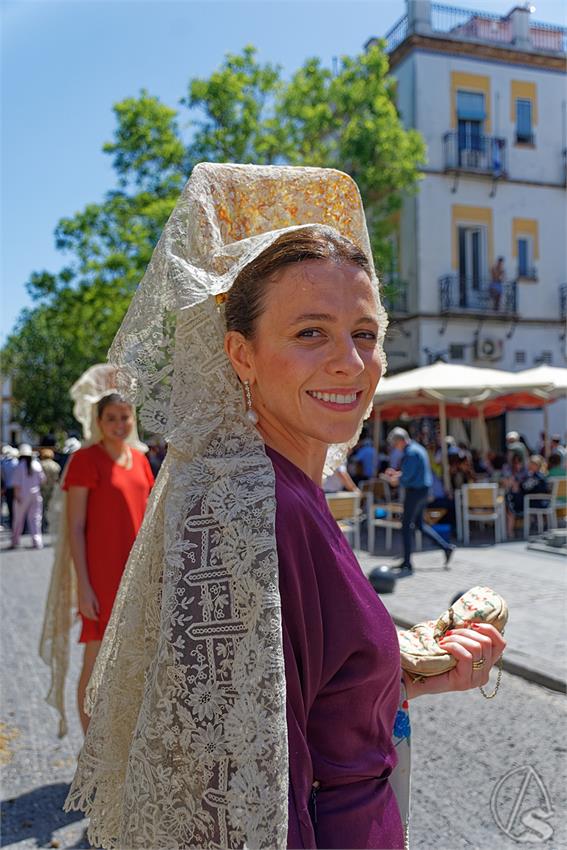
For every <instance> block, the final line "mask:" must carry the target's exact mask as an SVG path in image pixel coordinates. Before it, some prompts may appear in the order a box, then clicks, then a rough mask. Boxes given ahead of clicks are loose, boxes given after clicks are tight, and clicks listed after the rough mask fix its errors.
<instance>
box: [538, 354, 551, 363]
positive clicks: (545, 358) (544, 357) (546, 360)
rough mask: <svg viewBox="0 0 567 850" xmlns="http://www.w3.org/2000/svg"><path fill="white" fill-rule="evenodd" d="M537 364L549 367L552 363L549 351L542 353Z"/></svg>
mask: <svg viewBox="0 0 567 850" xmlns="http://www.w3.org/2000/svg"><path fill="white" fill-rule="evenodd" d="M538 362H539V363H546V364H547V365H548V366H551V364H552V362H553V352H551V351H542V352H541V356H540V357H539V358H538Z"/></svg>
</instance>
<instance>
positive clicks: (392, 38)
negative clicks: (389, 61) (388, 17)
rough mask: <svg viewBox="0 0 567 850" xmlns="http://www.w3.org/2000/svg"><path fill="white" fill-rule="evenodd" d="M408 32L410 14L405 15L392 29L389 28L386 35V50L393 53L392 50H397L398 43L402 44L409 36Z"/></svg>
mask: <svg viewBox="0 0 567 850" xmlns="http://www.w3.org/2000/svg"><path fill="white" fill-rule="evenodd" d="M407 34H408V16H407V15H403V16H402V17H401V18H400V19H399V21H396V23H395V24H394V26H393V27H392V29H391V30H388V32H387V33H386V35H385V36H384V38H385V40H386V50H387V52H388V53H391V52H392V50H395V49H396V47H397V46H398V44H401V43H402V41H404V39H405V38H406V37H407Z"/></svg>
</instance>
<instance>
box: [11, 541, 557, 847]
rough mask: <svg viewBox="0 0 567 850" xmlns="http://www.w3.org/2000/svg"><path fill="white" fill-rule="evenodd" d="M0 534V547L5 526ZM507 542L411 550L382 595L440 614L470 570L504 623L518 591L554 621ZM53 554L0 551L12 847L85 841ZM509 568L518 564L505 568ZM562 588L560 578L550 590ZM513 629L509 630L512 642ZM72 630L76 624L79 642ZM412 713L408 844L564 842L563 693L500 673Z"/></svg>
mask: <svg viewBox="0 0 567 850" xmlns="http://www.w3.org/2000/svg"><path fill="white" fill-rule="evenodd" d="M24 541H25V542H27V538H24ZM0 542H1V543H2V545H6V543H7V539H6V536H5V535H4V534H3V535H2V540H1V541H0ZM502 551H504V550H503V549H502V547H498V548H497V549H494V548H492V549H486V550H483V551H482V552H478V554H479V555H480V556H482V558H483V559H485V571H484V572H482V570H480V567H479V568H478V569H479V570H480V571H479V572H475V570H476V569H477V568H476V567H475V566H474V558H475V557H476V555H475V554H474V553H473V554H471V555H470V557H469V555H468V554H467V553H466V552H464V551H463V552H459V553H457V556H456V558H455V566H454V568H453V569H452V571H451V573H445V572H444V571H443V572H442V571H440V570H439V569H438V568H437V567H438V564H439V560H440V558H439V555H438V554H437V553H427V552H425V553H421V554H418V556H417V557H416V568H417V570H418V573H417V574H416V576H415V577H414V578H412V579H409V580H408V579H406V580H404V581H405V582H406V584H405V585H404V583H403V582H402V581H400V582H399V583H398V588H397V590H396V593H395V594H394V595H392V596H391V597H388V596H385V597H383V599H384V601H387V602H388V606H389V607H390V608H391V609H392V607H395V606H394V601H395V603H396V606H398V605H399V606H400V610H402V609H401V606H402V603H403V605H404V606H405V608H404V611H405V613H406V614H407V616H408V618H410V619H412V620H414V621H415V620H416V619H418V618H420V617H423V616H426V615H429V614H430V613H431V611H432V610H433V611H435V612H437V611H438V609H439V608H440V606H441V607H443V606H444V604H445V603H447V602H448V601H449V597H450V596H451V595H452V594H453V593H456V592H457V591H459V590H462V589H466V587H467V586H470V584H471V581H470V580H469V578H470V577H471V576H474V581H473V582H472V583H476V582H477V581H487V582H488V583H492V584H494V586H495V587H496V589H498V590H500V591H501V592H502V593H503V595H504V596H506V597H507V598H508V599H509V601H510V600H511V599H512V598H513V599H514V602H513V605H512V608H513V613H512V620H511V623H512V622H514V619H515V620H516V621H517V622H518V626H519V623H520V617H519V615H517V614H516V613H515V612H516V595H517V597H518V598H519V600H520V602H521V601H522V598H523V595H524V594H525V595H526V597H527V598H526V600H525V602H524V603H523V604H524V606H525V607H526V608H527V606H528V604H532V605H533V607H534V610H535V611H536V612H539V616H540V617H542V618H544V617H546V618H547V621H548V625H551V616H549V614H547V613H545V612H546V611H547V610H548V609H547V608H546V606H547V605H548V596H549V587H548V586H547V582H546V581H541V583H542V585H543V588H542V589H543V590H545V601H544V602H542V601H539V600H540V599H541V598H542V597H538V594H537V592H536V590H534V588H533V584H534V583H535V584H537V583H538V581H540V580H541V579H542V577H543V576H544V573H543V572H542V569H543V568H542V567H541V565H540V564H539V558H540V557H541V556H537V558H538V561H537V563H538V565H537V566H536V567H534V569H533V570H532V571H531V572H532V573H533V579H534V582H531V583H530V581H529V576H530V570H529V568H528V567H527V566H526V567H525V569H523V570H522V568H520V567H518V564H519V563H520V561H521V560H522V559H521V555H520V554H519V553H520V550H519V549H518V557H516V555H515V552H516V550H515V549H514V548H513V547H512V549H511V550H510V558H509V561H510V563H508V562H505V561H504V560H503V558H502V554H501V553H502ZM506 551H508V550H506ZM52 554H53V552H52V550H51V549H50V548H46V549H44V550H43V551H42V552H36V551H31V550H27V549H25V548H22V549H21V550H18V551H15V552H2V562H1V566H0V580H1V591H2V592H1V597H2V599H1V601H2V610H1V615H2V625H1V649H2V664H1V694H2V705H1V710H0V724H1V725H0V757H2V760H3V762H4V764H3V779H2V800H3V802H2V815H3V826H2V845H3V846H6V847H10V848H18V850H32V848H37V847H40V848H48V847H60V848H84V847H87V846H88V844H87V843H86V842H85V840H84V829H85V825H86V822H85V821H84V820H82V819H81V816H80V814H79V813H72V814H70V815H67V814H65V813H64V812H63V811H62V810H61V806H62V804H63V801H64V799H65V796H66V793H67V789H68V785H69V782H70V780H71V778H72V776H73V771H74V763H75V757H76V754H77V752H78V750H79V748H80V746H81V732H80V728H79V724H78V720H77V717H76V712H75V710H74V688H75V683H76V680H77V676H78V665H79V661H80V654H79V648H78V647H77V646H76V645H74V646H73V652H72V660H71V675H70V681H69V687H68V691H67V705H68V714H69V724H70V732H69V735H68V737H67V738H65V739H63V740H59V739H58V738H57V736H56V726H57V724H56V717H55V713H54V711H53V710H52V709H51V708H49V707H48V706H47V705H46V704H45V702H44V695H45V693H46V691H47V684H48V672H47V668H46V667H45V666H44V665H43V663H42V662H41V661H40V660H39V658H38V655H37V646H38V641H39V634H40V629H41V620H42V612H43V605H44V600H45V595H46V590H47V584H48V580H49V572H50V566H51V558H52ZM530 557H532V556H531V555H530ZM377 560H380V561H382V560H383V559H372V562H368V563H367V566H368V565H370V563H372V564H374V563H376V561H377ZM553 564H554V566H551V565H550V566H549V567H548V568H547V569H548V570H550V571H553V570H557V571H559V570H560V569H561V568H563V569H564V566H563V565H562V564H557V565H555V564H556V562H555V561H554V562H553ZM509 570H512V571H513V574H512V576H511V577H510V575H509ZM496 571H498V581H496V578H495V576H496ZM520 577H522V578H520ZM521 582H522V583H521ZM522 588H524V589H523V590H522ZM560 589H561V588H560V587H557V588H556V592H557V593H559V590H560ZM512 594H514V596H513V597H512ZM559 601H560V600H559ZM551 602H552V603H553V602H554V600H553V599H552V600H551ZM439 613H440V611H439ZM534 628H535V626H534ZM553 633H554V632H553ZM512 635H513V632H512V631H510V640H511V642H512ZM76 637H77V636H76V634H75V635H74V640H76ZM521 641H522V636H521V635H520V634H518V636H517V645H518V647H519V648H521V647H522V646H523V644H522V642H521ZM514 642H516V637H514ZM546 646H547V644H546ZM546 651H547V650H546ZM411 717H412V728H413V732H412V737H413V774H412V806H413V814H412V841H411V846H412V850H433V848H435V850H440V848H447V850H460V848H477V849H478V850H500V848H504V850H507V848H515V847H518V846H519V843H520V842H521V844H522V845H523V846H525V847H528V848H531V847H534V848H535V847H536V846H537V847H539V846H540V845H541V843H542V838H543V837H545V836H546V835H547V837H548V840H547V841H546V843H545V846H546V847H549V848H550V850H560V848H567V824H566V823H565V818H564V817H563V816H562V813H564V812H565V808H566V805H565V804H566V789H567V781H566V780H567V776H566V768H565V753H566V752H567V747H566V745H565V737H564V727H565V701H564V697H563V696H562V695H561V694H559V693H555V692H553V691H550V690H548V689H547V688H544V687H541V686H538V685H535V684H533V683H531V682H529V681H525V680H524V679H522V678H519V677H517V676H512V675H508V674H506V673H505V674H504V675H503V680H502V686H501V688H500V692H499V694H498V696H497V698H496V699H495V700H491V701H486V700H484V699H483V698H482V696H481V695H480V693H479V692H478V691H474V692H466V693H462V694H446V695H443V696H440V697H439V696H438V697H421V698H420V699H419V700H416V701H414V702H412V704H411ZM527 767H531V768H532V769H533V771H535V774H533V776H534V777H535V776H536V774H537V777H539V778H540V779H541V781H542V783H543V784H544V786H545V788H546V790H547V792H548V794H549V799H550V803H551V806H552V809H553V811H552V812H551V814H549V812H548V811H547V809H546V808H545V805H546V804H545V803H542V800H541V793H540V792H538V787H537V781H536V780H535V779H532V780H530V782H526V783H524V790H525V792H526V793H525V794H524V795H523V796H522V795H521V794H520V796H519V797H518V793H519V791H520V787H521V780H522V778H523V777H526V776H528V778H529V775H528V774H526V773H525V768H527ZM514 769H519V770H521V771H523V772H522V773H521V774H520V773H517V774H513V775H511V776H510V778H509V779H505V780H504V782H503V783H502V785H501V787H500V789H499V788H498V783H499V782H500V780H501V779H503V777H505V775H506V774H507V773H508V772H509V771H512V770H514ZM526 789H527V790H526ZM538 794H539V796H538ZM491 795H493V796H494V806H493V808H494V812H495V814H496V817H498V818H500V820H501V821H502V822H503V824H504V826H506V822H507V819H509V816H510V811H511V804H510V800H511V801H512V803H513V802H514V800H515V799H519V807H518V813H517V817H516V819H515V821H514V824H513V825H512V830H511V831H512V833H513V835H514V836H515V838H514V837H508V836H507V835H506V834H505V833H504V832H503V831H502V828H500V827H499V826H498V825H497V824H496V822H495V819H494V816H493V814H492V811H491ZM538 808H539V809H540V814H538V812H537V809H538ZM529 810H531V814H530V811H529ZM541 812H543V814H541ZM530 817H531V820H530ZM530 823H531V827H530V826H529V824H530ZM526 824H528V825H526ZM526 838H529V839H530V840H528V841H526ZM531 839H533V840H531Z"/></svg>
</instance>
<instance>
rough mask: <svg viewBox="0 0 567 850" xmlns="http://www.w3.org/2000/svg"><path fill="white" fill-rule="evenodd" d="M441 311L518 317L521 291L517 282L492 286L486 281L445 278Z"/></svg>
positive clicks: (440, 305)
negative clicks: (519, 291)
mask: <svg viewBox="0 0 567 850" xmlns="http://www.w3.org/2000/svg"><path fill="white" fill-rule="evenodd" d="M439 309H440V312H441V313H461V312H464V313H480V314H487V315H491V316H515V315H516V314H517V312H518V287H517V285H516V282H515V281H508V282H506V283H502V284H497V285H496V286H491V284H490V281H489V280H487V279H485V278H482V279H475V278H471V277H465V276H463V275H460V274H448V275H444V276H443V277H441V278H439Z"/></svg>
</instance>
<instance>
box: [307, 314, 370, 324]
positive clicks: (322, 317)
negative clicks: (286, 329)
mask: <svg viewBox="0 0 567 850" xmlns="http://www.w3.org/2000/svg"><path fill="white" fill-rule="evenodd" d="M336 321H337V317H336V316H332V315H331V314H330V313H302V314H301V316H297V317H296V318H295V319H294V320H293V321H292V322H291V324H292V325H299V324H301V323H302V322H336ZM364 322H371V323H372V324H375V325H377V324H378V321H377V319H376V317H375V316H360V318H358V319H357V320H356V322H355V324H357V325H359V324H362V323H364Z"/></svg>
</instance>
